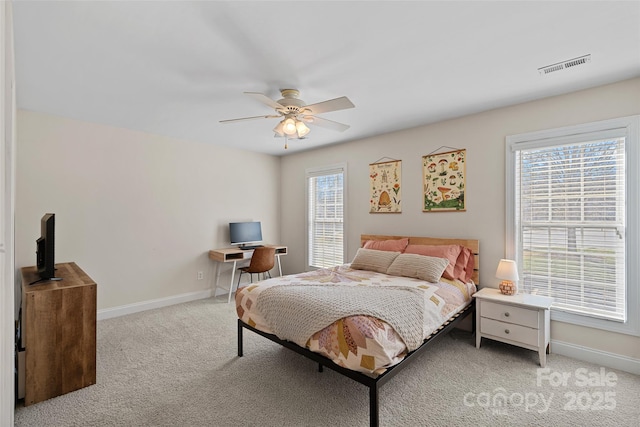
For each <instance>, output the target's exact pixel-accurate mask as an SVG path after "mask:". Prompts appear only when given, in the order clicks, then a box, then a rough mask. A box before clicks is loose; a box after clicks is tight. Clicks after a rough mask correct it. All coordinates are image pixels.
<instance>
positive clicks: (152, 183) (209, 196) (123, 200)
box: [16, 110, 280, 309]
mask: <svg viewBox="0 0 640 427" xmlns="http://www.w3.org/2000/svg"><path fill="white" fill-rule="evenodd" d="M17 129H18V138H17V139H18V144H17V200H16V265H17V267H23V266H28V265H34V264H35V240H36V238H37V237H39V235H40V218H41V217H42V215H43V214H44V213H46V212H54V213H55V214H56V262H64V261H75V262H77V263H78V265H79V266H80V267H81V268H83V269H84V270H85V271H86V272H87V273H88V274H89V275H90V276H91V277H92V278H93V279H94V280H96V282H97V283H98V308H99V309H104V308H112V307H118V306H122V305H127V304H132V303H138V302H144V301H149V300H154V299H160V298H167V297H172V296H176V295H181V294H185V293H191V292H198V291H206V290H207V289H209V284H210V279H211V275H212V273H213V268H212V265H213V262H211V261H210V260H209V259H208V258H207V251H208V250H209V249H212V248H215V247H224V246H229V240H228V238H229V236H228V223H229V222H230V221H247V220H256V221H262V224H263V234H264V236H263V237H264V238H265V240H266V241H273V242H276V241H278V240H279V237H280V230H279V213H280V199H279V194H280V188H279V186H280V184H279V183H280V181H279V176H280V172H279V165H280V159H279V158H278V157H274V156H268V155H263V154H256V153H250V152H246V151H241V150H234V149H229V148H222V147H218V146H215V145H214V144H201V143H194V142H188V141H179V140H175V139H170V138H165V137H160V136H156V135H150V134H146V133H142V132H136V131H130V130H126V129H118V128H113V127H108V126H102V125H97V124H92V123H86V122H80V121H75V120H70V119H66V118H60V117H54V116H50V115H45V114H39V113H33V112H28V111H23V110H21V111H19V112H18V126H17ZM243 171H244V172H245V173H241V172H243ZM198 271H203V272H204V274H205V278H204V280H200V281H199V280H197V272H198ZM223 278H225V276H224V275H223ZM225 283H226V281H225Z"/></svg>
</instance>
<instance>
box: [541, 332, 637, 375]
mask: <svg viewBox="0 0 640 427" xmlns="http://www.w3.org/2000/svg"><path fill="white" fill-rule="evenodd" d="M551 352H552V353H556V354H560V355H562V356H567V357H571V358H573V359H578V360H584V361H585V362H590V363H595V364H598V365H602V366H606V367H609V368H613V369H619V370H621V371H625V372H630V373H632V374H636V375H640V360H639V359H634V358H632V357H628V356H621V355H619V354H615V353H609V352H607V351H602V350H596V349H593V348H589V347H583V346H580V345H576V344H571V343H567V342H563V341H556V340H551Z"/></svg>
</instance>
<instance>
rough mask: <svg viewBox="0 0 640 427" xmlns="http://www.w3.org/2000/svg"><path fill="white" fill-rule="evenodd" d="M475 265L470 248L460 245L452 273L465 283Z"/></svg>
mask: <svg viewBox="0 0 640 427" xmlns="http://www.w3.org/2000/svg"><path fill="white" fill-rule="evenodd" d="M474 267H475V258H474V256H473V252H471V249H469V248H466V247H464V246H460V255H458V259H457V260H456V266H455V267H454V269H453V275H454V276H455V277H456V278H457V279H460V280H462V281H463V282H465V283H467V282H468V281H469V280H471V276H473V268H474Z"/></svg>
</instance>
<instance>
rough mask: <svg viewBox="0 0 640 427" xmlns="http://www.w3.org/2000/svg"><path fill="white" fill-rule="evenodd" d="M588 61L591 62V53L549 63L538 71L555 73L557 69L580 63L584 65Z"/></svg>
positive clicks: (571, 66)
mask: <svg viewBox="0 0 640 427" xmlns="http://www.w3.org/2000/svg"><path fill="white" fill-rule="evenodd" d="M588 62H591V54H589V55H584V56H580V57H578V58H573V59H568V60H566V61H562V62H558V63H556V64H551V65H547V66H546V67H542V68H538V72H539V73H540V74H542V75H543V76H544V75H547V74H549V73H554V72H556V71H562V70H566V69H567V68H573V67H577V66H578V65H583V64H586V63H588Z"/></svg>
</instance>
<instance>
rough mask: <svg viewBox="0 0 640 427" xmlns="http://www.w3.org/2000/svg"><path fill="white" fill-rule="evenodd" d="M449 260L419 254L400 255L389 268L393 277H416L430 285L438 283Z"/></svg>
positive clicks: (388, 271) (388, 272) (389, 272)
mask: <svg viewBox="0 0 640 427" xmlns="http://www.w3.org/2000/svg"><path fill="white" fill-rule="evenodd" d="M448 265H449V260H448V259H445V258H436V257H432V256H426V255H417V254H400V255H399V256H398V257H397V258H396V259H395V260H394V261H393V263H391V265H390V266H389V269H388V270H387V274H389V275H391V276H404V277H414V278H416V279H420V280H426V281H427V282H430V283H438V282H439V281H440V278H441V277H442V273H444V270H445V269H446V268H447V266H448Z"/></svg>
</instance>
